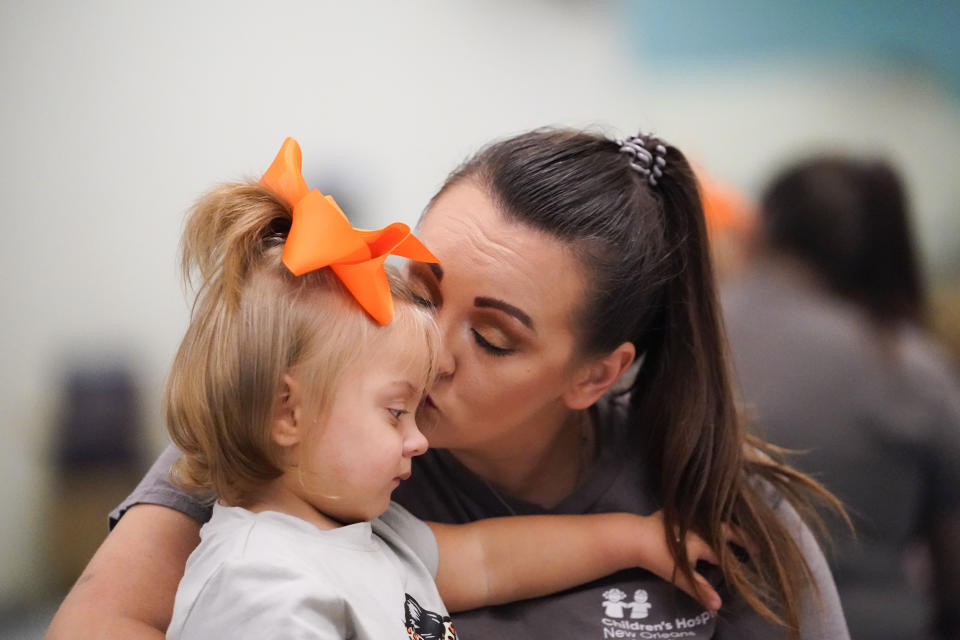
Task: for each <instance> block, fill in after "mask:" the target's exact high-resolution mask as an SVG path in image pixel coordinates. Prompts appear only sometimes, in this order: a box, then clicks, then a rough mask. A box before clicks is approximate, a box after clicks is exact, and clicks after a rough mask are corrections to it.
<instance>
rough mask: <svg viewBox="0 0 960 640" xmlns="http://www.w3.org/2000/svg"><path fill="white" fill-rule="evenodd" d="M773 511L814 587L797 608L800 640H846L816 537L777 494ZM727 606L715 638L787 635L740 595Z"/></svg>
mask: <svg viewBox="0 0 960 640" xmlns="http://www.w3.org/2000/svg"><path fill="white" fill-rule="evenodd" d="M774 511H775V512H776V514H777V515H778V517H779V518H780V521H781V522H782V523H783V524H784V526H786V527H787V530H788V531H790V533H791V535H792V536H793V538H794V540H796V542H797V545H798V546H799V547H800V551H801V553H802V554H803V557H804V559H805V560H806V562H807V566H808V567H809V568H810V573H811V575H812V577H813V585H814V588H813V589H808V590H807V593H805V594H804V596H803V600H802V601H801V602H800V607H799V615H800V638H801V640H850V631H849V630H848V629H847V621H846V618H844V615H843V608H842V607H841V605H840V596H839V595H838V593H837V585H836V583H835V582H834V580H833V574H832V573H831V572H830V567H829V565H828V564H827V559H826V558H825V557H824V555H823V551H822V550H821V548H820V545H819V543H818V542H817V539H816V536H814V535H813V532H812V531H810V528H809V527H808V526H807V525H806V524H805V523H804V522H803V519H802V518H800V516H799V514H798V513H797V511H796V510H795V509H794V508H793V506H792V505H791V504H790V503H789V502H788V501H787V500H784V499H783V498H782V497H779V495H778V496H777V502H776V503H775V506H774ZM725 608H726V603H725ZM730 609H731V611H730V613H727V614H724V613H723V612H721V615H720V618H719V619H718V622H717V633H716V635H715V636H714V637H715V638H716V639H717V640H774V639H777V640H779V639H781V638H782V639H784V640H786V639H787V638H789V633H788V632H787V630H786V629H785V628H784V627H782V626H779V625H776V624H773V623H771V622H768V621H766V620H764V619H763V618H762V617H761V616H760V615H759V614H758V613H756V612H755V611H753V609H751V608H750V607H748V606H747V605H746V603H745V602H744V601H743V600H742V599H740V598H734V602H733V603H731V608H730Z"/></svg>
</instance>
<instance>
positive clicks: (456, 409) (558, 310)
mask: <svg viewBox="0 0 960 640" xmlns="http://www.w3.org/2000/svg"><path fill="white" fill-rule="evenodd" d="M418 235H419V237H420V238H421V239H422V240H423V242H424V243H425V244H426V245H427V246H428V247H429V248H430V250H431V251H432V252H433V253H434V254H435V255H436V256H437V258H439V259H440V264H439V265H428V264H425V263H411V265H410V271H409V273H410V280H411V283H412V286H413V288H414V290H415V291H417V292H418V293H419V294H420V295H422V296H423V297H425V298H427V299H429V300H431V301H433V302H434V303H435V304H436V306H437V321H438V323H439V325H440V331H441V333H442V339H443V346H444V350H443V352H442V356H441V361H440V376H439V378H438V380H437V382H436V384H435V385H434V387H433V389H432V391H431V393H430V396H429V398H428V399H427V402H426V406H425V408H424V409H423V415H422V416H421V420H420V424H421V426H422V427H423V429H424V432H425V433H426V435H427V437H428V439H429V440H430V446H436V447H442V448H449V449H474V450H485V449H487V450H489V449H491V448H495V447H522V446H524V445H525V444H530V445H531V446H536V444H537V443H538V442H539V443H542V442H543V439H544V438H547V437H549V432H550V430H551V429H555V428H556V427H558V426H559V425H558V424H557V422H558V418H559V420H560V421H562V418H563V416H564V415H566V407H565V406H564V403H563V398H562V395H563V393H564V391H565V390H566V389H567V387H568V385H569V384H570V380H571V376H572V373H573V367H572V360H573V354H574V345H575V341H574V334H573V329H572V323H573V318H574V314H575V312H576V310H577V309H578V307H579V304H580V301H581V298H582V295H583V281H582V280H583V279H582V276H581V274H580V271H581V269H580V266H579V264H578V263H577V261H576V258H575V257H574V256H573V255H572V254H571V253H570V252H569V250H568V249H567V248H566V245H565V244H564V243H563V242H561V241H560V240H557V239H556V238H554V237H552V236H550V235H548V234H545V233H542V232H539V231H537V230H534V229H532V228H530V227H528V226H526V225H523V224H521V223H517V222H512V221H509V220H507V219H505V218H504V217H503V216H502V215H501V214H500V213H499V211H498V210H497V209H496V208H495V207H494V205H493V203H492V202H491V201H490V199H489V197H488V196H487V194H486V193H485V192H484V191H483V190H482V189H481V188H479V187H478V186H476V185H475V184H474V183H473V182H471V181H469V180H466V181H463V182H460V183H458V184H456V185H455V186H453V187H451V188H449V189H448V190H447V191H446V192H445V193H444V194H443V195H442V196H440V197H439V198H438V199H437V200H436V202H435V203H434V205H433V206H432V207H431V208H430V210H429V211H428V212H427V214H426V216H425V218H424V221H423V223H422V225H421V229H420V232H419V233H418Z"/></svg>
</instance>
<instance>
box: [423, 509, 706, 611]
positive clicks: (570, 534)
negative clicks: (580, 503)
mask: <svg viewBox="0 0 960 640" xmlns="http://www.w3.org/2000/svg"><path fill="white" fill-rule="evenodd" d="M428 524H429V525H430V528H431V529H432V530H433V533H434V535H435V536H436V538H437V545H438V547H439V550H440V564H439V568H438V572H437V588H438V589H439V591H440V596H441V597H442V598H443V601H444V603H445V604H446V605H447V608H448V609H449V610H450V611H464V610H467V609H473V608H476V607H480V606H489V605H495V604H502V603H505V602H512V601H514V600H523V599H525V598H533V597H537V596H542V595H546V594H549V593H554V592H556V591H561V590H563V589H568V588H570V587H573V586H576V585H579V584H583V583H585V582H590V581H591V580H596V579H598V578H602V577H603V576H606V575H609V574H611V573H615V572H616V571H620V570H623V569H628V568H632V567H642V568H644V569H647V570H648V571H651V572H653V573H655V574H657V575H658V576H660V577H661V578H663V579H664V580H666V581H667V582H673V583H674V584H676V586H677V587H678V588H680V589H682V590H683V591H685V592H687V593H688V594H690V595H691V596H693V597H694V598H696V599H697V600H699V601H700V602H701V603H702V604H703V605H704V606H705V607H707V608H708V609H710V610H713V611H715V610H717V609H719V608H720V596H719V595H717V592H716V591H714V589H713V587H711V586H710V584H709V583H708V582H707V581H706V580H705V579H704V578H703V576H701V575H700V574H698V573H696V572H694V578H695V581H696V587H694V585H692V584H690V583H689V582H688V581H687V580H685V579H684V578H683V574H681V573H680V572H679V571H676V572H675V571H674V569H675V564H674V561H673V558H672V556H671V555H670V553H669V551H668V548H667V538H666V530H665V528H664V525H663V518H662V516H661V514H660V512H657V513H655V514H653V515H651V516H639V515H634V514H628V513H607V514H593V515H578V516H555V515H550V516H513V517H506V518H489V519H486V520H478V521H476V522H471V523H469V524H463V525H449V524H437V523H433V522H430V523H428ZM685 542H686V546H687V553H688V555H689V557H690V560H691V561H692V562H693V563H696V562H697V560H706V561H708V562H712V563H714V564H716V563H717V562H718V561H717V557H716V555H715V554H714V552H713V550H711V549H710V547H709V546H708V545H707V544H706V542H704V541H703V540H702V539H701V538H700V537H699V536H696V535H694V534H690V535H689V536H688V537H687V540H686V541H685ZM674 574H676V575H674ZM463 576H470V577H471V579H470V580H464V579H463Z"/></svg>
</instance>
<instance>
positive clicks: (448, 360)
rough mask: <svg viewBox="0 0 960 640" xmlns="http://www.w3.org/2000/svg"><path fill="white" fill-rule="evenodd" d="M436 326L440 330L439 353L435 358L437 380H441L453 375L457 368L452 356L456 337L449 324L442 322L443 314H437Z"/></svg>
mask: <svg viewBox="0 0 960 640" xmlns="http://www.w3.org/2000/svg"><path fill="white" fill-rule="evenodd" d="M437 326H438V327H439V329H440V352H439V354H438V357H437V379H438V380H443V379H444V378H449V377H450V376H452V375H453V372H454V370H456V368H457V360H456V358H455V357H454V355H453V349H452V347H453V345H454V340H455V339H456V336H454V334H453V327H452V326H451V324H450V322H449V321H447V322H444V317H443V313H442V312H441V313H439V314H437Z"/></svg>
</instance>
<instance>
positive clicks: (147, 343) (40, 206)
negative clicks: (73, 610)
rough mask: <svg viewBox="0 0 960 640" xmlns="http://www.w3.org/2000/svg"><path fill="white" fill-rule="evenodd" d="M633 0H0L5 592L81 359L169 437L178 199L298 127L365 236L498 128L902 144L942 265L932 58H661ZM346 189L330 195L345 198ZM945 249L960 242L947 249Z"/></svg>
mask: <svg viewBox="0 0 960 640" xmlns="http://www.w3.org/2000/svg"><path fill="white" fill-rule="evenodd" d="M629 37H630V34H629V32H628V30H627V29H625V28H624V26H623V21H622V16H621V14H620V13H619V11H618V8H617V5H616V4H608V3H587V2H573V1H566V2H561V1H553V2H548V1H546V0H540V1H530V2H525V3H517V2H510V1H508V0H478V1H477V2H472V3H452V2H441V1H439V0H436V1H430V0H419V1H416V2H402V3H400V2H388V1H383V2H337V3H334V2H271V3H269V4H268V3H252V2H247V3H242V2H226V1H219V2H212V1H211V2H203V3H199V2H196V3H195V2H190V3H188V2H183V1H175V2H164V3H159V2H154V3H146V2H121V1H119V0H118V1H116V2H105V1H95V2H85V3H73V2H66V1H60V2H55V1H30V2H27V1H24V0H7V1H5V2H3V3H0V91H2V95H3V98H2V99H0V140H2V148H0V214H2V216H3V218H2V220H3V226H2V230H3V233H4V234H5V242H3V243H2V245H3V251H2V252H0V273H2V284H0V305H2V307H0V308H2V319H3V324H2V327H3V331H2V332H0V353H2V355H3V363H4V364H3V369H2V373H0V442H2V443H3V446H2V447H0V474H2V476H0V504H2V505H3V509H4V511H5V513H4V514H3V517H2V518H0V606H2V605H4V604H9V603H14V602H18V601H21V600H23V599H25V598H28V597H32V596H35V595H37V594H39V593H41V592H42V591H43V590H44V589H45V588H46V586H47V585H46V583H45V582H44V575H43V571H42V569H43V557H42V552H41V549H42V540H43V528H44V526H45V522H44V521H43V518H42V510H41V508H40V505H42V504H44V503H45V501H46V500H47V499H48V495H47V493H48V489H49V472H48V471H47V469H46V466H45V465H46V459H47V458H48V447H49V442H48V440H49V434H50V430H51V427H52V421H53V419H54V415H55V412H56V410H57V407H56V402H57V401H58V399H59V398H58V397H57V393H58V391H59V389H58V387H57V382H58V379H57V377H56V376H57V375H58V373H59V371H60V367H61V366H62V365H61V363H62V362H63V360H64V358H81V357H101V356H102V357H104V358H107V357H113V356H114V355H117V356H126V355H129V356H131V357H133V358H135V362H136V365H137V367H138V369H137V373H138V375H140V376H141V382H142V385H143V393H144V397H145V398H146V401H147V411H148V417H149V423H148V428H149V432H150V436H149V437H150V438H151V446H152V447H153V448H154V449H156V448H159V447H160V446H161V445H162V443H163V441H164V434H163V427H162V424H161V422H160V419H159V418H160V412H159V396H160V390H161V388H162V383H163V378H164V375H165V373H166V369H167V367H168V365H169V362H170V361H171V359H172V355H173V352H174V350H175V348H176V345H177V343H178V342H179V339H180V337H181V334H182V331H183V329H184V327H185V323H186V317H187V316H186V309H187V306H186V302H185V298H184V295H183V292H182V290H181V288H180V285H179V279H178V273H177V270H176V251H177V242H178V236H179V231H180V223H181V221H182V218H183V214H184V212H185V210H186V209H187V207H188V206H189V205H190V203H191V202H192V201H193V200H194V199H195V198H196V197H197V196H198V195H199V194H200V193H201V192H202V191H203V190H205V189H206V188H208V187H210V186H212V185H213V184H214V183H216V182H218V181H222V180H230V179H237V178H242V177H245V176H246V177H256V176H258V175H259V173H260V172H262V171H263V170H264V169H265V168H266V166H267V164H268V163H269V161H270V160H271V159H272V157H273V155H274V153H275V152H276V150H277V148H278V147H279V144H280V143H281V142H282V140H283V138H284V137H285V136H287V135H292V136H295V137H297V138H298V139H299V140H300V143H301V145H302V147H303V151H304V164H305V174H306V175H307V179H308V181H309V182H310V183H311V185H312V186H316V187H318V188H320V189H322V190H324V191H326V190H328V189H327V188H325V185H324V184H323V183H322V182H321V180H322V177H323V176H329V177H330V180H331V182H336V184H338V185H342V186H343V187H344V188H346V189H349V190H350V192H351V201H352V206H353V207H354V208H355V209H356V211H348V212H347V213H348V214H349V215H352V216H354V217H355V218H358V219H363V220H364V221H366V223H367V224H368V225H371V226H372V225H376V224H381V223H383V222H386V221H389V220H393V219H400V220H406V221H408V222H412V221H413V220H415V219H416V217H417V215H418V214H419V212H420V209H421V208H422V207H423V205H424V204H425V203H426V201H427V200H428V199H429V197H430V195H431V194H432V193H433V191H434V190H435V189H436V187H437V186H439V184H440V183H441V181H442V180H443V178H444V176H445V174H446V173H447V172H448V171H449V170H450V169H452V168H453V167H454V166H455V165H456V164H457V163H458V162H459V161H460V160H461V159H462V158H463V157H464V156H465V155H466V154H467V153H469V152H470V151H471V150H474V149H475V148H476V147H477V146H478V145H480V144H481V143H483V142H485V141H487V140H489V139H491V138H494V137H500V136H504V135H508V134H511V133H514V132H518V131H522V130H525V129H528V128H532V127H535V126H539V125H545V124H565V125H574V126H589V125H598V126H601V127H603V128H604V129H605V130H607V131H608V132H609V133H610V134H611V135H617V134H629V133H631V132H632V131H633V130H634V128H635V127H638V126H643V127H644V128H645V129H648V130H649V129H652V130H654V131H656V132H659V133H660V134H662V135H663V136H664V137H666V138H668V139H670V140H671V141H672V142H674V143H676V144H677V145H678V146H680V147H681V148H683V149H685V150H686V151H688V153H689V155H691V157H693V158H695V159H698V160H700V161H701V162H702V163H703V164H705V165H706V166H708V167H709V168H710V169H711V171H712V172H713V173H714V174H715V175H716V176H718V177H720V178H722V179H724V180H727V181H729V182H731V183H733V184H735V185H738V186H740V187H741V188H744V189H746V190H748V191H750V190H753V189H756V188H757V187H759V186H760V185H761V184H762V182H763V180H765V179H766V178H767V176H768V175H769V174H770V172H771V171H772V170H773V169H775V168H776V167H777V166H779V165H780V164H782V163H783V162H784V161H785V159H786V157H787V156H788V155H789V154H793V153H796V152H800V151H804V150H809V149H814V148H816V146H817V145H820V144H827V145H829V146H830V147H831V148H844V149H854V150H877V151H882V152H885V153H886V154H888V155H889V156H890V157H891V159H893V160H894V161H895V163H896V164H897V165H898V166H900V167H901V168H902V169H903V170H904V172H905V174H906V177H907V180H908V182H909V185H910V187H911V192H912V193H913V195H914V196H915V198H914V202H915V204H916V206H917V210H918V213H920V214H921V233H922V238H923V240H924V246H925V249H926V250H927V257H928V260H930V261H931V262H934V263H940V262H944V261H945V260H946V259H947V257H949V256H950V255H951V254H952V252H955V251H956V240H957V238H958V236H960V227H958V226H957V225H958V222H957V220H958V216H957V208H958V203H960V181H958V180H956V178H957V168H956V163H955V161H954V160H953V158H954V154H955V149H957V148H960V106H958V102H957V99H956V96H951V95H949V94H947V93H946V92H945V91H944V90H942V89H940V87H939V85H938V84H937V83H936V82H935V81H934V80H933V79H931V78H929V77H927V76H925V75H924V74H923V73H918V72H915V71H914V70H910V69H900V70H892V71H891V70H884V69H878V68H872V67H864V66H862V65H855V64H852V63H851V64H844V63H842V62H838V61H836V60H834V61H829V62H822V63H818V62H810V61H803V60H791V61H784V60H779V61H769V60H755V61H749V62H744V63H741V64H737V65H734V64H730V63H725V64H724V65H723V66H715V65H711V64H710V63H709V62H708V61H704V62H703V64H702V65H696V66H695V67H694V68H689V67H686V68H660V67H655V66H654V65H650V64H648V63H646V62H645V61H644V60H638V59H636V58H635V57H633V55H632V54H631V53H630V52H631V51H636V48H635V47H632V46H631V43H630V42H629V41H628V40H627V39H628V38H629ZM334 195H336V193H334ZM945 256H946V257H945Z"/></svg>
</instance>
